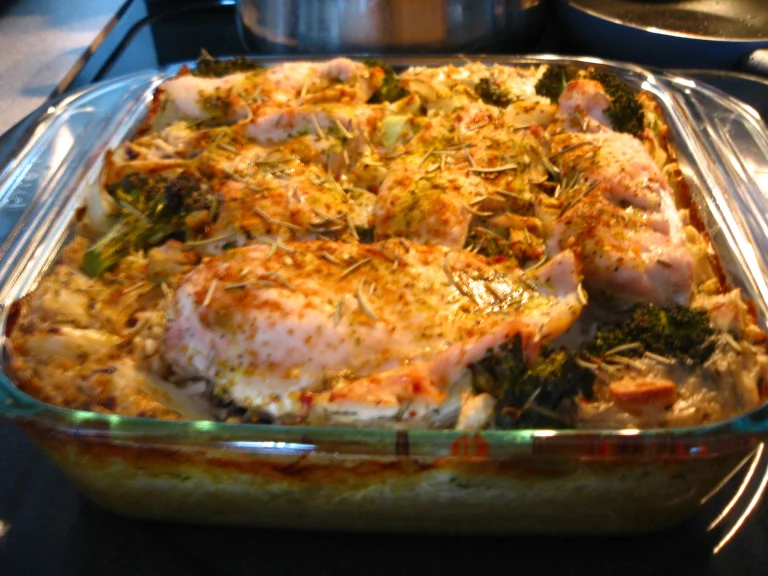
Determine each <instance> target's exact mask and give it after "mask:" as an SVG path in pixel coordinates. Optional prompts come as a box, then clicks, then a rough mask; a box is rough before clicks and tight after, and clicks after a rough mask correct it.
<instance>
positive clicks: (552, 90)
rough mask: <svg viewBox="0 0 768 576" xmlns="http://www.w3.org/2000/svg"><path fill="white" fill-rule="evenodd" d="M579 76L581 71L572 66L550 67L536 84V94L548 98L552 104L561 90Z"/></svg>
mask: <svg viewBox="0 0 768 576" xmlns="http://www.w3.org/2000/svg"><path fill="white" fill-rule="evenodd" d="M580 74H581V71H580V70H579V69H578V68H575V67H573V66H550V67H548V68H547V69H546V70H545V71H544V74H542V76H541V78H539V81H538V82H536V87H535V90H536V94H538V95H539V96H544V97H546V98H549V99H550V100H552V102H557V100H558V99H559V98H560V94H561V93H562V92H563V88H565V86H566V85H567V84H568V82H570V81H571V80H575V79H576V78H578V77H579V76H580Z"/></svg>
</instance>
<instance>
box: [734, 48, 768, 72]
mask: <svg viewBox="0 0 768 576" xmlns="http://www.w3.org/2000/svg"><path fill="white" fill-rule="evenodd" d="M740 68H741V69H742V70H744V71H745V72H749V73H750V74H755V75H757V76H768V49H766V48H761V49H760V50H755V51H754V52H752V53H751V54H748V55H747V56H745V57H744V58H743V59H742V61H741V66H740Z"/></svg>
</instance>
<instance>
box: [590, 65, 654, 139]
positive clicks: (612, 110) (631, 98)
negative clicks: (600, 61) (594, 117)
mask: <svg viewBox="0 0 768 576" xmlns="http://www.w3.org/2000/svg"><path fill="white" fill-rule="evenodd" d="M588 77H589V78H591V79H592V80H597V81H598V82H600V84H602V85H603V88H604V89H605V93H606V94H608V97H609V98H610V99H611V104H610V106H608V109H607V110H606V111H605V114H606V116H608V118H609V119H610V121H611V124H613V129H614V130H616V131H617V132H627V133H628V134H632V135H633V136H639V135H640V133H641V132H642V131H643V108H642V106H640V102H639V101H638V99H637V94H636V93H635V91H634V90H632V88H631V87H630V86H629V84H627V83H626V82H624V81H623V80H622V79H621V78H619V77H618V76H616V75H615V74H611V73H610V72H605V71H604V70H590V72H589V74H588Z"/></svg>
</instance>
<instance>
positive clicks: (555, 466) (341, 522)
mask: <svg viewBox="0 0 768 576" xmlns="http://www.w3.org/2000/svg"><path fill="white" fill-rule="evenodd" d="M456 61H457V60H455V59H450V58H433V59H423V58H422V59H418V60H415V59H407V58H403V59H397V60H390V62H391V63H392V64H393V65H395V66H405V65H412V64H425V65H430V64H433V65H441V64H447V63H451V62H456ZM493 61H494V62H497V63H500V64H507V65H515V64H520V65H525V64H531V63H545V62H564V63H581V64H601V65H607V66H608V67H609V68H610V69H611V70H612V71H614V72H615V73H617V74H619V75H620V76H621V77H622V78H624V79H625V80H626V81H628V82H629V83H630V84H631V85H632V86H633V87H635V88H637V89H638V90H639V89H643V90H646V91H648V92H650V93H651V94H653V95H654V97H655V98H656V100H657V101H658V103H659V105H660V106H661V107H662V110H663V113H664V116H665V119H666V121H667V122H668V124H669V126H670V130H671V133H672V139H673V144H674V146H675V149H676V151H677V154H678V156H679V161H680V165H681V168H682V170H683V172H684V174H685V177H686V180H687V183H688V185H689V187H690V190H691V197H692V202H693V203H694V204H695V205H696V206H697V207H698V210H699V212H700V216H701V218H702V220H703V222H704V225H705V228H706V229H707V231H708V233H709V235H710V238H711V241H712V243H713V245H714V247H715V248H716V250H717V252H718V254H719V256H720V259H721V262H722V266H723V269H724V272H725V274H726V276H727V277H728V278H729V280H730V281H731V283H732V284H733V285H734V286H738V287H740V288H742V289H743V290H744V292H745V294H746V295H748V297H749V298H750V299H751V300H752V301H753V302H754V305H755V308H756V310H757V313H758V316H759V318H760V322H761V325H762V327H763V328H765V318H766V317H767V316H768V285H766V282H765V278H766V272H768V257H767V256H768V250H767V248H768V216H767V213H768V201H766V198H765V196H764V193H765V192H766V191H768V136H767V135H766V131H765V127H764V125H763V124H762V121H761V120H760V118H759V116H758V115H757V114H756V113H755V112H754V111H753V110H752V109H750V108H749V107H747V106H745V105H743V104H741V103H740V102H738V101H736V100H734V99H732V98H730V97H728V96H727V95H725V94H723V93H721V92H718V91H717V90H714V89H712V88H709V87H707V86H706V85H700V84H697V83H695V82H693V81H690V80H686V79H684V78H679V77H672V76H666V75H663V74H655V73H651V72H649V71H647V70H644V69H641V68H637V67H633V66H626V65H618V64H612V63H606V62H603V61H600V60H595V59H574V58H559V57H554V56H538V57H519V58H494V59H493ZM270 62H274V61H270V60H265V63H270ZM168 77H170V74H156V73H145V74H139V75H134V76H130V77H127V78H123V79H119V80H114V81H110V82H107V83H103V84H100V85H97V86H94V87H91V88H89V89H87V90H84V91H82V92H79V93H76V94H73V95H71V96H69V97H67V98H65V99H64V100H61V101H60V102H58V103H56V104H55V105H52V106H51V108H50V109H49V111H48V113H47V114H46V115H45V116H44V118H43V119H42V120H41V122H40V125H39V126H38V127H37V129H36V130H35V132H34V134H33V136H32V137H31V139H30V141H29V143H28V144H27V145H26V146H25V147H24V149H23V150H22V151H21V153H20V154H19V155H18V157H17V158H16V159H15V160H14V162H13V163H12V164H11V165H10V166H9V167H8V168H7V169H6V170H5V171H4V172H3V173H2V175H1V176H0V218H2V217H9V216H8V214H9V213H10V212H12V211H14V210H16V211H23V214H22V216H21V218H20V219H19V222H18V224H17V226H16V227H15V228H14V230H13V231H12V232H11V234H10V235H9V236H8V238H7V239H6V242H5V244H4V245H3V247H2V249H0V258H1V260H0V286H1V288H0V305H1V306H2V321H3V324H4V325H5V322H6V321H7V320H8V314H9V309H10V305H11V304H12V303H13V302H14V301H15V300H17V299H18V298H19V297H21V296H23V295H24V294H26V293H27V292H29V291H30V290H32V289H33V288H34V287H35V285H36V284H37V282H38V281H39V279H40V278H41V276H42V275H43V274H44V273H45V272H46V270H47V269H48V267H49V266H50V265H51V264H52V262H53V261H54V259H55V257H56V255H57V254H58V252H59V249H60V248H61V247H62V246H63V245H64V244H65V243H66V242H67V240H68V238H69V234H70V232H71V225H72V223H73V220H74V218H75V216H76V212H77V209H78V207H79V206H80V205H81V203H82V201H83V198H84V194H85V191H86V189H87V187H88V184H89V183H92V182H94V181H96V180H97V179H98V176H99V173H100V169H101V162H102V159H103V157H104V153H105V151H106V150H107V149H109V148H111V147H114V146H116V145H117V144H119V143H120V142H122V141H123V140H125V139H126V138H128V137H129V136H130V134H131V133H132V131H133V130H134V129H135V128H136V126H137V125H138V124H139V122H140V121H141V120H142V119H143V117H144V115H145V113H146V110H147V106H148V104H149V102H150V100H151V97H152V93H153V91H154V89H155V88H156V87H157V86H158V85H159V84H160V83H161V82H162V81H163V80H165V79H167V78H168ZM4 332H5V330H3V333H4ZM4 361H6V359H4ZM0 415H2V416H3V417H5V418H7V419H9V420H11V421H12V422H14V423H15V424H17V425H18V426H20V427H21V428H22V429H24V430H25V431H26V432H27V433H28V434H29V435H30V436H31V437H33V438H34V439H35V440H36V441H37V442H38V443H39V444H40V445H41V446H42V447H43V449H44V450H45V451H46V452H47V453H48V454H49V455H50V456H51V457H52V458H53V459H54V460H55V461H56V462H57V463H58V464H59V465H60V466H61V467H62V469H63V470H64V471H65V472H66V473H67V474H69V476H70V477H71V478H72V479H73V480H74V481H75V482H76V483H77V484H78V486H79V487H80V488H81V489H82V490H83V492H84V493H86V494H87V495H89V496H90V497H91V498H93V499H94V500H95V501H96V502H98V503H100V504H101V505H103V506H105V507H107V508H109V509H111V510H113V511H116V512H118V513H121V514H125V515H129V516H137V517H143V518H151V519H158V520H176V521H185V522H205V523H221V524H256V525H266V526H279V527H301V528H312V529H324V528H333V529H345V530H348V529H352V530H366V531H373V530H407V531H425V532H426V531H429V532H475V533H480V532H486V533H503V532H517V533H547V532H558V533H619V532H620V533H629V532H647V531H651V530H659V529H663V528H665V527H668V526H671V525H673V524H675V523H677V522H679V521H681V520H683V519H685V518H686V517H688V516H689V515H691V514H692V513H693V512H694V511H695V510H696V509H697V508H698V506H699V505H700V503H701V501H702V499H704V498H705V497H706V496H707V495H708V494H710V493H711V492H712V491H713V490H714V489H717V487H718V486H720V485H721V484H722V483H723V482H724V481H725V480H727V479H728V478H729V477H730V475H731V474H732V472H733V471H734V470H735V469H737V468H738V467H739V466H740V465H741V464H742V463H743V462H744V461H745V459H746V458H748V457H749V456H750V454H751V453H752V452H753V450H754V448H755V446H756V445H757V444H758V443H759V442H760V441H761V435H762V434H763V433H764V432H763V431H764V430H765V429H766V427H768V406H766V405H763V406H762V407H760V408H758V409H756V410H755V411H753V412H752V413H749V414H746V415H743V416H741V417H739V418H736V419H733V420H729V421H725V422H719V423H716V424H712V425H708V426H700V427H695V428H683V429H674V430H642V431H640V430H634V429H633V430H620V431H610V432H599V431H557V432H555V431H552V430H515V431H500V430H487V431H483V432H478V433H472V434H466V433H463V432H455V431H447V430H410V431H402V430H401V431H395V430H349V429H333V428H318V427H296V426H292V427H283V426H274V425H259V424H247V425H246V424H225V423H214V422H208V421H199V422H193V421H159V420H149V419H141V418H127V417H121V416H115V415H103V414H96V413H91V412H84V411H77V410H68V409H63V408H58V407H54V406H51V405H47V404H44V403H42V402H39V401H37V400H35V399H33V398H31V397H29V396H27V395H26V394H24V393H22V392H20V391H19V390H18V389H17V388H16V387H15V386H14V385H13V383H12V382H11V381H10V380H9V378H8V377H7V376H6V375H5V374H3V375H2V376H0Z"/></svg>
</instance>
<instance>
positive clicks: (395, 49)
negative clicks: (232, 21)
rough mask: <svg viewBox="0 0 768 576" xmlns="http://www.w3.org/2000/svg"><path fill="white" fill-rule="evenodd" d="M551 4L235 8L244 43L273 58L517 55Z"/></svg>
mask: <svg viewBox="0 0 768 576" xmlns="http://www.w3.org/2000/svg"><path fill="white" fill-rule="evenodd" d="M549 9H550V2H549V0H238V3H237V14H238V21H239V26H240V30H241V34H242V39H243V43H244V44H245V46H246V47H247V48H248V49H249V50H250V51H254V52H256V51H258V52H261V53H264V52H266V53H271V54H291V53H304V54H307V53H314V54H333V53H336V54H338V53H345V54H364V53H388V54H393V53H400V54H404V53H408V54H414V53H421V54H424V53H450V52H454V53H455V52H465V51H466V52H470V51H471V52H477V51H484V52H506V53H512V52H520V51H525V50H530V49H532V48H533V46H534V45H535V44H536V42H537V40H538V39H539V37H540V36H541V33H542V31H543V29H544V26H545V25H546V21H547V18H548V16H549Z"/></svg>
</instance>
